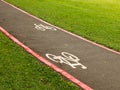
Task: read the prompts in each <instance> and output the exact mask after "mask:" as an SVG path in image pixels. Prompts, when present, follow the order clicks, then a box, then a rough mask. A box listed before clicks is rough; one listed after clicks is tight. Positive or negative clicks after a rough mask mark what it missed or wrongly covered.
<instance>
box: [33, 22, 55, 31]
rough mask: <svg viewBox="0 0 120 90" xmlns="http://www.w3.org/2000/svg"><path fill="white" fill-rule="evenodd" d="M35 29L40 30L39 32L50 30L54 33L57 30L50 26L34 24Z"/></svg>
mask: <svg viewBox="0 0 120 90" xmlns="http://www.w3.org/2000/svg"><path fill="white" fill-rule="evenodd" d="M34 27H35V29H37V30H40V31H46V30H51V31H56V30H57V29H56V28H54V27H52V26H47V25H43V24H36V23H35V24H34Z"/></svg>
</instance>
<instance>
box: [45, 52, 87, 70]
mask: <svg viewBox="0 0 120 90" xmlns="http://www.w3.org/2000/svg"><path fill="white" fill-rule="evenodd" d="M46 57H47V58H49V59H50V60H52V61H54V62H56V63H61V64H62V63H64V64H67V65H69V66H71V67H72V68H76V66H81V68H82V69H87V67H86V66H84V65H83V64H81V63H79V61H80V59H79V58H78V57H77V56H75V55H73V54H70V53H67V52H62V53H61V56H56V55H53V54H48V53H47V54H46Z"/></svg>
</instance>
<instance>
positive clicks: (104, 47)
mask: <svg viewBox="0 0 120 90" xmlns="http://www.w3.org/2000/svg"><path fill="white" fill-rule="evenodd" d="M1 1H3V2H4V3H6V4H8V5H10V6H12V7H13V8H15V9H17V10H19V11H21V12H23V13H25V14H27V15H28V16H30V17H33V18H35V19H37V20H39V21H42V22H44V23H46V24H48V25H51V26H53V27H55V28H57V29H59V30H61V31H63V32H65V33H68V34H70V35H72V36H75V37H77V38H79V39H82V40H84V41H86V42H88V43H91V44H93V45H96V46H98V47H101V48H103V49H106V50H108V51H111V52H113V53H116V54H119V55H120V52H118V51H115V50H113V49H110V48H108V47H106V46H103V45H100V44H97V43H95V42H93V41H90V40H88V39H86V38H83V37H81V36H79V35H76V34H74V33H71V32H69V31H66V30H64V29H62V28H60V27H57V26H54V25H52V24H50V23H48V22H46V21H43V20H42V19H40V18H38V17H36V16H33V15H31V14H30V13H28V12H26V11H24V10H22V9H20V8H18V7H16V6H14V5H12V4H10V3H8V2H6V1H4V0H1Z"/></svg>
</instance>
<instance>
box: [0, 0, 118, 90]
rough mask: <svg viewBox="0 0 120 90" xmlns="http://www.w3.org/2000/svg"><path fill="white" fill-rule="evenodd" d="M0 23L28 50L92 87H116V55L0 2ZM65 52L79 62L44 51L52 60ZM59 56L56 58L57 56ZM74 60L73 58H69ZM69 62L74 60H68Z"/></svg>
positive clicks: (106, 89)
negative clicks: (73, 65) (28, 48)
mask: <svg viewBox="0 0 120 90" xmlns="http://www.w3.org/2000/svg"><path fill="white" fill-rule="evenodd" d="M0 26H1V27H3V28H4V29H5V30H7V31H8V32H9V33H10V34H12V35H13V36H14V37H16V38H17V39H18V40H19V41H21V42H22V43H24V44H25V45H27V46H28V47H30V48H31V49H32V50H34V51H35V52H37V53H38V54H40V55H41V56H43V57H44V58H46V59H48V60H49V61H50V62H52V63H54V64H55V65H57V66H58V67H59V68H61V69H63V70H65V71H66V72H68V73H70V74H71V75H73V76H74V77H76V78H77V79H79V80H80V81H82V82H84V83H85V84H87V85H88V86H90V87H92V88H93V89H95V90H119V89H120V70H119V69H120V55H119V54H116V53H114V52H111V51H108V50H106V49H104V48H101V47H98V46H96V45H94V44H92V43H89V42H87V41H84V40H82V39H80V38H77V37H75V36H73V35H71V34H68V33H66V32H63V31H62V30H60V29H59V28H56V27H53V26H51V25H48V24H46V23H45V22H43V21H40V20H37V19H35V18H32V17H30V16H28V15H27V14H25V13H23V12H21V11H19V10H17V9H15V8H13V7H11V6H9V5H7V4H5V3H4V2H2V1H0ZM62 52H67V53H70V54H73V55H75V56H77V57H78V58H79V59H80V61H78V62H79V63H81V64H83V65H84V66H85V67H87V69H83V68H82V66H81V65H76V66H75V67H76V68H73V67H71V66H70V65H68V64H65V63H63V62H62V61H61V62H60V63H59V62H58V63H57V62H55V61H52V60H50V59H49V58H47V57H46V54H48V53H49V54H54V55H55V57H54V59H56V60H58V59H60V58H61V59H62V60H66V59H65V58H67V57H69V59H70V58H72V56H71V57H70V56H67V55H66V56H64V55H62V54H61V53H62ZM57 56H59V57H57ZM72 59H74V57H73V58H72ZM70 63H71V64H73V63H75V62H74V61H70Z"/></svg>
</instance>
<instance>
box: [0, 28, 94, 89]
mask: <svg viewBox="0 0 120 90" xmlns="http://www.w3.org/2000/svg"><path fill="white" fill-rule="evenodd" d="M0 31H1V32H3V33H4V34H5V35H6V36H7V37H9V38H10V39H11V40H12V41H14V42H15V43H17V44H18V45H19V46H21V47H22V48H24V49H25V50H26V51H27V52H28V53H30V54H31V55H33V56H34V57H36V58H37V59H38V60H40V61H41V62H43V63H45V64H46V65H48V66H49V67H51V68H52V69H53V70H55V71H57V72H59V73H60V74H62V75H63V76H64V77H66V78H68V79H69V80H70V81H72V82H73V83H75V84H76V85H78V86H80V87H81V88H83V89H84V90H93V89H92V88H91V87H89V86H87V85H86V84H84V83H83V82H81V81H79V80H78V79H76V78H75V77H73V76H72V75H70V74H69V73H67V72H66V71H64V70H62V69H60V68H59V67H57V66H56V65H54V64H52V63H51V62H49V61H48V60H47V59H45V58H43V57H42V56H40V55H39V54H38V53H36V52H34V51H33V50H32V49H30V48H29V47H27V46H26V45H24V44H23V43H21V42H20V41H19V40H18V39H16V38H15V37H14V36H12V35H11V34H10V33H8V32H7V31H6V30H5V29H3V28H2V27H0Z"/></svg>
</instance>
